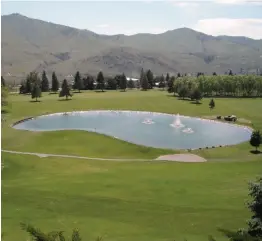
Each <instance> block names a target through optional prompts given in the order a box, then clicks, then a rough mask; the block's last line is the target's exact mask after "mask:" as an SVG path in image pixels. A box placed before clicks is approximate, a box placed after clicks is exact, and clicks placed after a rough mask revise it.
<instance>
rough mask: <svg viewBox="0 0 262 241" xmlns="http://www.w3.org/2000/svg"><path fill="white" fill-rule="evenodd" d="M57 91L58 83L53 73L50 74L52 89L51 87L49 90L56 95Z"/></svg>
mask: <svg viewBox="0 0 262 241" xmlns="http://www.w3.org/2000/svg"><path fill="white" fill-rule="evenodd" d="M58 89H59V82H58V79H57V77H56V74H55V72H53V73H52V87H51V90H52V91H53V92H55V93H56V92H57V91H58Z"/></svg>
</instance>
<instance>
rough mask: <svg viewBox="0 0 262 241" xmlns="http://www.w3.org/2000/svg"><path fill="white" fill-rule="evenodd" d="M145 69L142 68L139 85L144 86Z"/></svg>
mask: <svg viewBox="0 0 262 241" xmlns="http://www.w3.org/2000/svg"><path fill="white" fill-rule="evenodd" d="M144 75H145V74H144V69H143V68H142V69H141V72H140V78H139V87H141V86H142V82H143V78H144Z"/></svg>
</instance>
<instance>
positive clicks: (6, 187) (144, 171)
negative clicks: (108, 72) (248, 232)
mask: <svg viewBox="0 0 262 241" xmlns="http://www.w3.org/2000/svg"><path fill="white" fill-rule="evenodd" d="M40 100H41V102H36V103H35V102H30V101H31V98H30V96H28V95H18V94H12V95H10V96H9V99H8V101H9V102H10V112H9V113H8V114H7V115H6V117H5V118H6V121H5V122H4V124H3V126H2V149H5V150H13V151H22V152H23V151H24V152H39V153H50V154H63V155H66V154H67V155H77V156H86V157H91V158H92V157H93V158H118V159H119V158H120V159H121V158H123V159H128V158H135V159H147V160H148V159H154V158H157V157H158V156H160V155H165V154H172V153H187V152H186V151H174V150H163V149H154V148H149V147H143V146H138V145H134V144H130V143H127V142H124V141H121V140H117V139H114V138H111V137H108V136H104V135H100V134H96V133H89V132H85V131H57V132H35V133H34V132H30V131H21V130H15V129H13V128H12V127H11V125H12V124H13V123H15V122H16V121H19V120H21V119H23V118H27V117H31V116H38V115H42V114H47V113H55V112H67V111H79V110H108V109H113V110H140V111H152V112H164V113H171V114H176V113H179V114H181V115H187V116H197V117H205V118H207V117H209V116H216V115H236V116H237V117H238V118H241V119H242V120H246V121H251V122H252V124H249V125H250V126H252V127H253V128H255V129H260V130H262V100H261V99H259V98H257V99H255V98H254V99H251V98H250V99H249V98H243V99H241V98H239V99H234V98H217V99H215V101H216V107H215V109H214V110H210V109H209V107H208V103H209V101H210V99H208V98H206V99H203V100H202V101H201V102H202V104H200V105H195V104H192V103H191V102H189V101H182V100H178V99H177V98H176V97H173V96H172V95H169V94H167V92H164V91H158V90H152V91H151V90H150V91H135V90H132V91H127V92H119V91H108V92H105V93H99V92H98V93H96V92H91V91H86V92H83V93H80V94H74V96H73V97H72V100H69V101H63V100H59V98H58V95H54V94H51V95H48V94H43V97H42V98H41V99H40ZM238 124H244V122H239V123H238ZM252 149H253V148H252V147H250V145H249V143H242V144H240V145H236V146H231V147H225V148H214V149H204V150H197V151H192V152H191V153H192V154H197V155H199V156H201V157H204V158H206V159H207V162H206V163H174V162H152V161H143V162H142V161H134V162H125V161H122V162H121V161H120V162H119V161H118V162H115V161H102V160H81V159H72V158H59V157H46V158H39V157H35V156H29V155H19V154H9V153H8V154H7V153H2V162H3V166H4V168H3V169H2V232H3V233H4V238H5V240H7V241H9V240H10V241H13V240H27V239H26V238H27V234H26V233H24V232H23V231H21V230H20V227H19V223H20V222H28V223H31V224H33V225H36V226H37V227H39V228H41V229H43V230H44V231H51V230H56V229H57V230H63V231H66V234H68V235H70V233H71V230H72V229H73V228H79V229H80V234H81V235H82V237H83V240H88V239H89V240H94V239H95V238H96V237H98V236H102V237H103V239H104V240H110V241H123V240H130V241H131V240H139V241H149V240H151V241H152V240H155V241H156V240H174V239H175V240H184V238H187V239H188V240H189V241H190V240H195V241H203V240H207V236H208V235H214V236H215V237H219V240H224V238H223V237H222V234H221V233H219V231H218V229H219V228H228V229H230V230H232V229H238V228H240V227H244V226H245V221H246V219H247V218H248V217H249V216H250V214H249V212H248V210H247V208H246V207H245V201H246V200H247V199H248V189H247V187H248V181H252V180H254V179H255V178H256V176H257V175H258V174H261V170H262V157H261V155H254V154H252V153H251V152H250V151H251V150H252Z"/></svg>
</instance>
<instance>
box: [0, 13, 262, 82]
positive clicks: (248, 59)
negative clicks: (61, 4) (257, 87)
mask: <svg viewBox="0 0 262 241" xmlns="http://www.w3.org/2000/svg"><path fill="white" fill-rule="evenodd" d="M1 20H2V45H1V47H2V73H3V74H4V75H7V74H8V73H10V74H11V76H18V75H19V76H25V75H26V74H27V73H28V72H30V71H42V70H46V71H47V73H48V75H50V74H51V72H52V71H56V72H57V73H58V74H59V75H61V76H65V75H70V74H74V73H75V72H76V71H77V70H79V71H80V72H81V73H83V74H84V73H90V74H97V72H98V71H100V70H103V72H104V73H105V74H107V75H114V74H118V73H123V72H124V73H125V74H126V75H128V76H133V77H138V76H139V74H140V71H141V68H144V69H151V70H152V71H153V73H154V74H158V75H160V74H166V73H167V72H169V73H177V72H182V73H184V72H190V73H195V72H207V73H212V72H217V73H224V72H225V71H227V70H228V69H232V70H233V72H235V73H239V72H240V70H241V71H243V70H244V71H251V72H256V71H257V69H259V68H262V40H254V39H251V38H247V37H241V36H240V37H234V36H218V37H214V36H211V35H207V34H204V33H201V32H197V31H195V30H192V29H190V28H179V29H175V30H169V31H167V32H164V33H161V34H148V33H139V34H135V35H130V36H127V35H124V34H118V35H102V34H97V33H94V32H92V31H89V30H80V29H77V28H73V27H68V26H64V25H60V24H55V23H50V22H46V21H43V20H38V19H32V18H28V17H26V16H23V15H21V14H18V13H14V14H10V15H3V16H1Z"/></svg>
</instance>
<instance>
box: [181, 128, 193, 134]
mask: <svg viewBox="0 0 262 241" xmlns="http://www.w3.org/2000/svg"><path fill="white" fill-rule="evenodd" d="M182 131H183V132H184V133H188V134H190V133H193V132H194V131H193V130H192V128H190V127H188V128H186V129H184V130H182Z"/></svg>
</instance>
